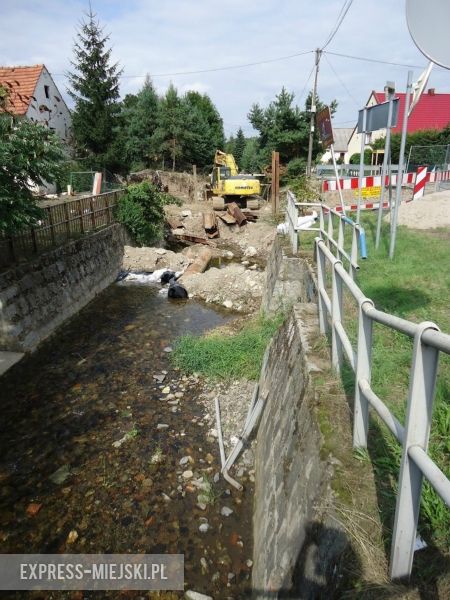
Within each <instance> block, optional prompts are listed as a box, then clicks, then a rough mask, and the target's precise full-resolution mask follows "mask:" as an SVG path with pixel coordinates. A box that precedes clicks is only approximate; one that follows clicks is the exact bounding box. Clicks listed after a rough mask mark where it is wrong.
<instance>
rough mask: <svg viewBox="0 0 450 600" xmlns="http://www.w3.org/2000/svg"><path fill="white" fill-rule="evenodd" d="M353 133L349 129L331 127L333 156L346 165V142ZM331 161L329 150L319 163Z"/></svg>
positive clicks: (347, 156) (347, 154)
mask: <svg viewBox="0 0 450 600" xmlns="http://www.w3.org/2000/svg"><path fill="white" fill-rule="evenodd" d="M352 133H353V129H352V128H351V127H333V138H334V144H333V147H334V155H335V157H336V160H337V161H339V162H343V163H348V159H349V158H350V155H349V153H348V140H349V139H350V136H351V135H352ZM330 160H331V150H327V151H326V152H325V154H324V155H323V156H322V158H321V159H320V162H321V163H328V162H329V161H330Z"/></svg>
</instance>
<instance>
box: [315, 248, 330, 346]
mask: <svg viewBox="0 0 450 600" xmlns="http://www.w3.org/2000/svg"><path fill="white" fill-rule="evenodd" d="M320 242H321V240H320V239H318V238H316V259H317V283H318V286H319V290H318V304H319V329H320V333H322V334H323V335H326V334H327V332H328V314H327V305H326V304H325V300H324V299H323V298H322V294H321V290H325V289H326V287H325V285H326V271H325V265H326V261H325V255H324V253H323V252H321V250H320Z"/></svg>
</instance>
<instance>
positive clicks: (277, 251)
mask: <svg viewBox="0 0 450 600" xmlns="http://www.w3.org/2000/svg"><path fill="white" fill-rule="evenodd" d="M283 239H284V238H281V237H280V236H277V237H276V238H275V241H274V244H273V246H272V250H271V252H270V255H269V257H268V260H267V266H266V283H265V286H264V292H263V296H262V299H261V311H262V312H264V313H267V314H273V313H275V312H277V311H279V310H288V309H289V308H290V307H291V306H293V305H294V304H297V303H299V302H315V300H316V277H315V273H314V270H313V269H312V268H311V266H310V265H309V264H308V263H307V261H306V260H304V259H302V258H298V257H292V256H289V255H288V254H287V253H286V252H285V249H284V245H283V241H282V240H283Z"/></svg>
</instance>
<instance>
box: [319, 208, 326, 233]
mask: <svg viewBox="0 0 450 600" xmlns="http://www.w3.org/2000/svg"><path fill="white" fill-rule="evenodd" d="M319 214H320V217H319V229H320V237H322V235H323V233H324V231H325V219H324V216H323V206H321V207H320V213H319Z"/></svg>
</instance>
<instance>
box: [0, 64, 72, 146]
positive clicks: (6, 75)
mask: <svg viewBox="0 0 450 600" xmlns="http://www.w3.org/2000/svg"><path fill="white" fill-rule="evenodd" d="M0 85H1V86H2V87H4V88H5V89H6V90H7V92H8V100H7V103H6V110H7V111H8V112H10V113H12V114H13V115H15V116H17V117H24V118H26V119H29V120H30V121H33V122H35V123H42V124H43V125H45V126H46V127H48V128H49V129H52V130H53V131H54V132H55V133H56V134H57V135H58V136H59V137H60V138H61V140H62V141H63V142H64V143H66V144H68V142H69V135H70V126H71V116H70V111H69V109H68V108H67V104H66V103H65V102H64V100H63V98H62V95H61V94H60V92H59V91H58V88H57V87H56V84H55V82H54V81H53V79H52V76H51V75H50V73H49V72H48V71H47V69H46V67H45V65H34V66H31V67H0Z"/></svg>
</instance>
